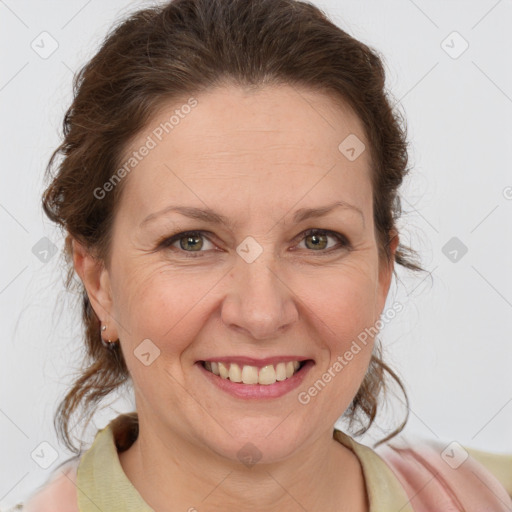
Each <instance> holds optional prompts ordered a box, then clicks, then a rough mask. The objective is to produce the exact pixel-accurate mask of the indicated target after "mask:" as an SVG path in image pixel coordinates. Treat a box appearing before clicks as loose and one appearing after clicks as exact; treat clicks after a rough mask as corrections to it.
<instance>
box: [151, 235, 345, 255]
mask: <svg viewBox="0 0 512 512" xmlns="http://www.w3.org/2000/svg"><path fill="white" fill-rule="evenodd" d="M209 234H210V232H208V231H202V230H199V231H197V230H192V231H182V232H180V233H176V234H174V235H171V236H170V237H166V238H164V239H163V240H161V241H160V242H159V243H158V245H157V249H168V250H172V251H173V252H175V253H180V256H181V255H184V256H185V257H188V258H197V257H203V256H205V253H206V252H208V251H209V250H215V245H214V244H213V242H211V241H210V240H209V238H208V235H209ZM308 237H314V240H315V241H314V242H313V247H315V246H316V247H320V248H319V249H310V248H309V247H307V245H306V247H305V248H301V249H299V250H305V251H307V252H308V253H311V254H313V255H315V256H316V255H319V256H321V255H330V254H332V253H333V252H336V251H339V250H344V251H347V250H350V249H351V248H352V246H351V244H350V241H349V240H348V239H347V237H346V236H345V235H343V234H341V233H338V232H336V231H331V230H326V229H317V228H313V229H308V230H306V231H304V232H302V233H300V235H298V236H297V237H295V239H294V242H295V241H298V242H302V241H303V240H305V239H307V238H308ZM329 238H332V239H334V240H335V241H336V242H337V244H335V245H334V247H333V246H332V245H331V246H329V242H328V239H329ZM185 239H187V241H186V242H185V243H184V244H181V243H180V244H179V247H175V246H174V245H175V244H176V242H180V241H181V240H185ZM202 239H206V240H207V242H208V243H209V244H211V246H212V248H211V249H209V248H207V249H206V250H201V249H203V248H204V243H201V240H202ZM323 239H326V240H327V243H326V246H328V247H324V243H323V242H324V240H323ZM198 242H199V243H198ZM187 243H191V244H192V245H194V244H197V245H199V250H193V249H192V250H191V251H187V250H186V249H184V248H183V246H185V247H186V244H187ZM296 250H297V249H296V248H294V249H293V251H294V252H295V251H296Z"/></svg>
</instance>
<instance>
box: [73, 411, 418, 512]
mask: <svg viewBox="0 0 512 512" xmlns="http://www.w3.org/2000/svg"><path fill="white" fill-rule="evenodd" d="M134 420H136V416H135V415H134V413H131V414H122V415H120V416H118V417H117V418H116V419H115V420H113V421H112V422H110V423H109V424H108V425H107V426H106V427H104V428H103V429H101V430H99V431H98V433H97V434H96V437H95V439H94V442H93V444H92V446H91V447H90V448H89V449H88V450H87V451H86V452H85V453H84V454H83V455H82V457H81V460H80V464H79V466H78V473H77V487H78V489H79V490H80V491H81V492H79V493H78V506H79V509H80V511H81V512H97V511H98V510H109V511H111V512H116V511H122V512H154V510H153V509H152V508H151V507H150V506H149V505H148V504H147V503H146V502H145V501H144V500H143V499H142V497H141V495H140V494H139V492H138V491H137V489H135V487H134V486H133V484H132V483H131V482H130V480H129V479H128V477H127V476H126V474H125V473H124V471H123V468H122V466H121V463H120V462H119V455H118V448H120V447H121V449H127V448H128V447H129V445H130V444H131V443H132V442H133V440H134V439H133V436H130V435H128V436H127V434H126V432H127V429H129V428H130V426H132V427H133V425H134V423H133V422H134ZM132 432H133V431H132ZM333 438H334V439H336V440H337V441H338V442H340V443H341V444H343V445H344V446H346V447H347V448H349V449H350V450H352V451H353V452H354V453H355V454H356V456H357V457H358V458H359V460H360V462H361V466H362V469H363V475H364V479H365V483H366V490H367V493H368V501H369V504H370V510H369V512H388V511H389V512H391V511H396V510H400V512H414V510H413V508H412V506H411V504H410V502H409V498H408V497H407V494H406V492H405V491H404V489H403V487H402V486H401V484H400V482H399V481H398V479H397V477H396V476H395V474H394V473H393V472H392V470H391V469H390V468H389V467H388V466H387V465H386V463H385V462H384V460H383V459H382V458H381V457H379V455H377V453H376V452H375V451H374V450H372V449H371V448H369V447H368V446H366V445H363V444H361V443H358V442H357V441H355V440H354V439H353V438H352V437H350V436H349V435H347V434H345V433H343V432H342V431H340V430H337V429H335V430H334V433H333Z"/></svg>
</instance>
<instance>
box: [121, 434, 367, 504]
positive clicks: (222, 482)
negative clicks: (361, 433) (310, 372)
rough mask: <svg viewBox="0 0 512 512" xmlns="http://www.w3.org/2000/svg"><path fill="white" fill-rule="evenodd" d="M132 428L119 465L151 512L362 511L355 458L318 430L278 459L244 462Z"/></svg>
mask: <svg viewBox="0 0 512 512" xmlns="http://www.w3.org/2000/svg"><path fill="white" fill-rule="evenodd" d="M144 427H145V425H144V426H142V428H140V427H139V436H138V438H137V440H136V441H135V442H134V443H133V445H132V446H131V447H130V448H129V449H128V450H126V451H124V452H122V453H121V454H119V460H120V463H121V466H122V468H123V470H124V472H125V473H126V475H127V477H128V479H129V480H130V481H131V482H132V484H133V485H134V487H135V488H136V489H137V491H138V492H139V494H140V495H141V496H142V498H143V499H144V501H146V503H148V505H149V506H150V507H152V508H153V509H154V510H156V511H158V512H167V511H171V510H187V511H191V512H194V510H197V511H200V510H202V509H205V508H206V507H207V508H208V509H211V510H224V511H231V510H233V511H235V510H236V511H239V510H240V509H243V510H244V511H247V512H261V511H263V510H265V511H268V512H274V511H275V512H277V511H279V512H286V511H292V510H293V511H296V510H301V509H302V510H325V511H331V510H332V511H336V512H340V511H351V512H363V511H368V510H369V506H368V501H367V495H366V489H365V484H364V477H363V473H362V469H361V465H360V463H359V460H358V458H357V457H356V455H355V454H354V453H353V452H352V451H351V450H350V449H348V448H347V447H345V446H343V445H342V444H341V443H339V442H338V441H336V440H335V439H333V437H332V432H325V433H324V434H323V435H322V436H320V437H319V438H317V439H316V440H315V441H314V442H313V443H311V445H309V446H307V447H305V448H301V450H297V451H296V453H295V454H294V455H293V456H291V457H289V458H288V459H286V460H281V461H279V462H275V463H272V464H259V463H256V464H254V465H244V464H241V463H240V462H238V461H232V460H229V459H226V458H224V457H222V456H220V455H218V454H216V453H214V452H211V451H210V450H209V449H204V448H201V447H198V446H197V445H192V444H190V443H189V442H188V441H187V440H185V439H182V438H179V437H176V436H175V435H174V434H173V433H169V432H168V431H167V432H165V433H164V434H162V433H160V432H153V431H151V430H148V429H146V428H144Z"/></svg>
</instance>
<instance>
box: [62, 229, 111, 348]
mask: <svg viewBox="0 0 512 512" xmlns="http://www.w3.org/2000/svg"><path fill="white" fill-rule="evenodd" d="M71 243H72V245H71V246H72V250H73V265H74V267H75V271H76V273H77V274H78V276H79V277H80V279H81V280H82V283H83V284H84V287H85V290H86V292H87V295H88V297H89V301H90V302H91V306H92V308H93V309H94V312H95V313H96V316H97V317H98V318H99V319H100V322H101V323H102V325H106V326H107V329H106V330H105V331H104V333H103V336H104V338H105V339H111V340H116V339H118V337H119V336H118V333H117V327H116V323H115V321H114V319H113V316H112V308H113V302H112V290H111V286H110V276H109V273H108V270H107V268H106V267H105V265H104V263H103V261H101V260H100V259H98V258H97V257H95V256H94V255H92V254H91V252H90V251H89V250H88V249H87V248H86V247H84V246H83V245H82V244H81V243H80V242H78V241H77V240H75V239H73V240H72V242H71Z"/></svg>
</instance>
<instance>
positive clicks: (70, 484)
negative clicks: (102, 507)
mask: <svg viewBox="0 0 512 512" xmlns="http://www.w3.org/2000/svg"><path fill="white" fill-rule="evenodd" d="M79 463H80V458H79V456H77V457H73V458H72V459H70V460H68V461H66V462H64V463H63V464H61V465H60V466H59V467H58V468H57V469H56V470H54V472H53V473H52V474H51V475H50V477H49V479H48V480H47V481H46V482H45V483H44V484H43V485H42V486H41V487H40V488H39V489H37V490H36V491H35V492H34V493H33V494H32V496H30V497H29V499H28V500H27V501H26V503H24V504H23V505H22V508H18V509H16V508H15V509H14V510H21V511H22V512H57V511H58V510H65V511H66V512H79V510H78V497H77V490H76V484H75V483H76V476H77V470H78V465H79ZM18 507H19V506H18Z"/></svg>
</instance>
